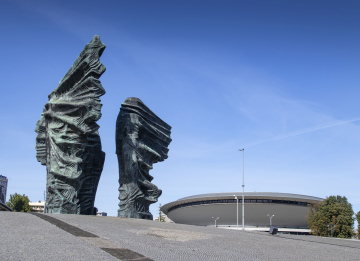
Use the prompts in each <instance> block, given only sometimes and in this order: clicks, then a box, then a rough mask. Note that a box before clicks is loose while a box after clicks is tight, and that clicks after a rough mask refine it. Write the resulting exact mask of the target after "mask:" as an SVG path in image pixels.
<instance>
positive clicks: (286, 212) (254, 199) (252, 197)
mask: <svg viewBox="0 0 360 261" xmlns="http://www.w3.org/2000/svg"><path fill="white" fill-rule="evenodd" d="M235 196H236V197H237V198H238V205H237V200H236V199H235ZM323 200H324V199H322V198H317V197H312V196H304V195H297V194H290V193H275V192H245V193H244V202H245V203H244V213H245V215H244V216H245V218H244V219H245V226H246V227H269V226H270V217H271V216H272V215H274V216H273V217H272V219H271V221H272V225H273V226H276V227H278V228H294V229H299V228H307V227H308V222H307V219H306V216H307V214H308V211H309V204H314V203H318V202H322V201H323ZM237 207H238V224H239V226H241V224H242V192H227V193H210V194H201V195H195V196H191V197H186V198H182V199H179V200H177V201H173V202H170V203H168V204H166V205H164V206H162V207H161V211H162V212H163V213H164V214H166V215H167V216H168V217H169V218H170V219H171V220H172V221H174V222H175V223H180V224H189V225H197V226H213V225H214V221H215V219H216V218H219V219H217V225H218V226H230V227H233V226H236V225H237Z"/></svg>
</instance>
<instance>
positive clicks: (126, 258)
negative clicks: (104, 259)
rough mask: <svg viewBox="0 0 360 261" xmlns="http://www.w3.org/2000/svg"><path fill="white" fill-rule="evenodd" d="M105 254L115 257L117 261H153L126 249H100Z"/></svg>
mask: <svg viewBox="0 0 360 261" xmlns="http://www.w3.org/2000/svg"><path fill="white" fill-rule="evenodd" d="M101 249H102V250H104V251H105V252H107V253H109V254H110V255H112V256H113V257H116V258H118V259H121V260H123V261H130V260H136V261H153V260H152V259H150V258H147V257H145V256H143V255H140V254H138V253H136V252H134V251H131V250H129V249H126V248H101Z"/></svg>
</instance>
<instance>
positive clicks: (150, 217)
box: [118, 210, 154, 220]
mask: <svg viewBox="0 0 360 261" xmlns="http://www.w3.org/2000/svg"><path fill="white" fill-rule="evenodd" d="M118 217H124V218H138V219H148V220H154V217H153V215H152V214H151V213H150V212H148V213H145V212H136V213H131V215H130V213H121V211H120V210H119V211H118Z"/></svg>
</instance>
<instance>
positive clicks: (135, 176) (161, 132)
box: [116, 98, 171, 220]
mask: <svg viewBox="0 0 360 261" xmlns="http://www.w3.org/2000/svg"><path fill="white" fill-rule="evenodd" d="M170 130H171V127H170V126H169V125H168V124H167V123H165V122H164V121H162V120H161V119H160V118H159V117H158V116H156V115H155V114H154V113H153V112H152V111H151V110H150V109H149V108H148V107H147V106H146V105H145V104H144V103H143V102H142V101H141V100H140V99H138V98H127V99H126V100H125V102H124V103H123V104H122V105H121V108H120V113H119V116H118V118H117V121H116V154H117V157H118V162H119V183H120V187H119V199H120V203H119V210H118V216H119V217H127V218H140V219H150V220H152V219H153V216H152V214H151V213H150V212H149V205H150V204H152V203H155V202H157V199H158V197H160V195H161V192H162V191H161V190H160V189H158V188H157V186H155V185H154V184H152V183H151V181H152V179H153V177H152V176H151V175H150V174H149V171H150V169H152V168H153V167H152V165H153V163H156V162H160V161H164V160H165V159H166V158H167V157H168V155H167V153H168V151H169V149H168V146H169V144H170V142H171V138H170Z"/></svg>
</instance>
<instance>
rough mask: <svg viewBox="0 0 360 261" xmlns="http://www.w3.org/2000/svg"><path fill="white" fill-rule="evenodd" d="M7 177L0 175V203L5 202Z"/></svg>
mask: <svg viewBox="0 0 360 261" xmlns="http://www.w3.org/2000/svg"><path fill="white" fill-rule="evenodd" d="M7 183H8V179H7V177H5V176H3V175H0V203H3V204H5V203H6V190H7Z"/></svg>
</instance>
